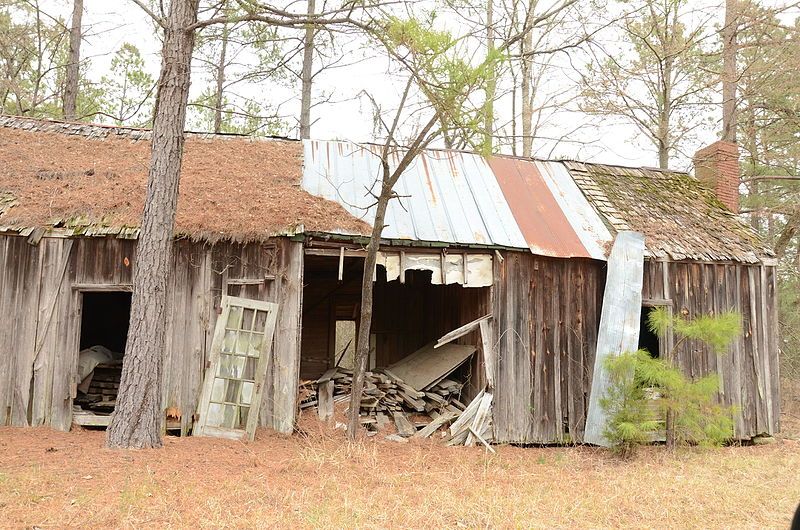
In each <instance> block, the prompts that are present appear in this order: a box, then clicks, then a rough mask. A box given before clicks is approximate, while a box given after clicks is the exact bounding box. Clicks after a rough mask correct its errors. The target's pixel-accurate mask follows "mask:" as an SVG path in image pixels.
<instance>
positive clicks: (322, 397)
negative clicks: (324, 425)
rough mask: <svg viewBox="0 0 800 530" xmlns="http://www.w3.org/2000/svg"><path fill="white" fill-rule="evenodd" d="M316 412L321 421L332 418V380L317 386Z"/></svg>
mask: <svg viewBox="0 0 800 530" xmlns="http://www.w3.org/2000/svg"><path fill="white" fill-rule="evenodd" d="M317 403H319V405H318V406H317V412H318V414H319V419H320V420H321V421H330V420H331V419H332V418H333V381H331V380H328V381H326V382H324V383H322V384H321V385H319V387H317Z"/></svg>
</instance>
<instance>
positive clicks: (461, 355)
mask: <svg viewBox="0 0 800 530" xmlns="http://www.w3.org/2000/svg"><path fill="white" fill-rule="evenodd" d="M475 351H476V348H475V346H471V345H463V344H452V343H451V344H445V345H444V346H442V347H441V348H439V349H438V350H434V347H433V343H430V344H427V345H425V346H423V347H422V348H420V349H419V350H417V351H415V352H414V353H412V354H411V355H409V356H407V357H405V358H403V359H402V360H400V361H399V362H397V363H395V364H393V365H391V366H390V367H389V370H388V371H387V370H384V373H386V374H387V375H390V376H391V374H394V376H396V377H398V378H399V379H400V380H401V381H402V382H404V383H405V384H407V385H409V386H411V387H413V388H415V389H417V390H424V389H426V388H427V387H428V386H430V385H433V384H435V383H437V382H439V381H441V380H442V379H444V378H445V377H447V376H448V375H450V374H451V373H452V372H453V371H454V370H455V369H456V368H458V367H459V366H461V365H462V364H463V363H464V361H466V360H467V359H469V358H470V356H471V355H472V354H474V353H475ZM420 397H422V396H420Z"/></svg>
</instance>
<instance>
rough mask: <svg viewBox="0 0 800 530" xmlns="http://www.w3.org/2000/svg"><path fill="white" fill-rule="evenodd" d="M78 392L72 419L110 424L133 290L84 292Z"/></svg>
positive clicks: (94, 424) (91, 425)
mask: <svg viewBox="0 0 800 530" xmlns="http://www.w3.org/2000/svg"><path fill="white" fill-rule="evenodd" d="M81 298H82V300H81V302H82V314H81V334H80V352H79V353H78V379H79V383H78V394H77V396H76V397H75V401H74V403H73V405H74V409H73V421H74V422H75V423H77V424H79V425H83V426H90V427H105V426H108V422H109V419H110V414H111V413H112V412H113V411H114V407H115V406H116V402H117V393H118V392H119V382H120V377H121V375H122V359H123V357H124V354H125V342H126V340H127V337H128V326H129V320H130V315H131V293H130V292H126V291H109V292H83V293H81Z"/></svg>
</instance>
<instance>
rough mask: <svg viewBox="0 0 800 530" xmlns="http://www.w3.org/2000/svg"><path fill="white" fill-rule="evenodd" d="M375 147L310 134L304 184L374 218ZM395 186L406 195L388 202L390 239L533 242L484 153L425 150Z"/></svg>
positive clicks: (514, 245)
mask: <svg viewBox="0 0 800 530" xmlns="http://www.w3.org/2000/svg"><path fill="white" fill-rule="evenodd" d="M372 149H375V148H374V147H371V146H364V145H358V144H354V143H350V142H334V141H330V142H327V141H317V140H304V141H303V151H304V161H303V181H302V186H303V189H304V190H306V191H308V192H309V193H311V194H313V195H316V196H319V197H323V198H325V199H329V200H333V201H336V202H338V203H339V204H341V205H342V206H343V207H344V208H345V209H346V210H347V211H348V212H350V213H351V214H352V215H354V216H356V217H359V218H362V219H364V220H365V221H367V222H369V223H372V222H373V221H374V219H375V208H374V206H372V205H373V203H374V202H375V198H374V196H373V195H372V194H373V193H374V194H377V193H378V191H379V189H380V187H379V184H378V182H379V178H380V171H381V166H380V158H379V157H378V156H377V155H376V154H375V153H374V152H373V151H372ZM395 162H397V160H395ZM395 191H396V192H397V194H398V195H399V197H400V198H399V199H396V200H392V201H391V202H390V204H389V208H388V210H387V214H386V224H387V226H386V227H385V228H384V230H383V236H384V237H385V238H387V239H406V240H411V241H428V242H442V243H457V244H464V245H474V244H477V245H494V246H502V247H512V248H527V247H528V245H527V243H526V241H525V238H524V237H523V235H522V232H521V231H520V229H519V227H518V226H517V223H516V222H515V220H514V215H513V214H512V213H511V209H510V208H509V205H508V203H507V202H506V199H505V198H504V196H503V191H502V190H501V189H500V186H499V185H498V182H497V180H496V179H495V176H494V174H493V172H492V169H491V168H490V167H489V164H487V162H486V160H485V159H484V158H483V157H481V156H480V155H478V154H474V153H462V152H457V151H434V150H430V151H426V152H425V153H424V154H422V155H421V156H420V157H418V158H417V160H415V161H414V163H412V164H411V166H409V168H408V169H407V170H406V172H405V173H404V174H403V176H402V177H401V178H400V180H399V182H398V183H397V186H395ZM342 233H343V232H342Z"/></svg>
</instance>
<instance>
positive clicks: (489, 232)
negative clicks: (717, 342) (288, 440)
mask: <svg viewBox="0 0 800 530" xmlns="http://www.w3.org/2000/svg"><path fill="white" fill-rule="evenodd" d="M149 138H150V132H149V131H146V130H139V129H129V128H117V127H107V126H96V125H87V124H70V123H62V122H54V121H45V120H34V119H27V118H19V117H4V116H0V232H1V233H0V314H3V315H4V318H3V319H0V425H42V424H44V425H50V426H52V427H53V428H56V429H62V430H66V429H69V428H70V426H71V425H72V423H73V421H76V422H78V423H81V421H82V418H83V419H85V418H86V416H96V415H95V414H92V413H90V412H87V410H84V409H83V408H82V404H81V402H80V397H81V395H83V394H84V393H85V392H86V390H87V389H86V388H85V385H83V383H85V381H84V380H83V379H82V377H83V375H85V373H84V368H85V367H83V366H82V364H81V362H82V361H81V356H79V352H82V351H86V350H89V349H92V348H94V349H93V350H92V351H94V352H95V353H96V354H97V355H99V356H100V357H101V358H100V361H96V362H94V363H93V365H92V366H93V367H96V366H99V365H102V367H103V370H96V372H97V373H96V376H95V377H94V378H93V379H92V381H91V382H90V383H89V385H90V386H93V388H94V392H95V393H96V394H97V395H98V396H100V397H101V398H102V400H103V401H102V403H104V404H105V406H106V407H109V406H110V407H111V408H112V409H113V399H114V395H115V388H116V384H117V383H116V382H115V377H116V381H117V382H118V372H119V364H120V361H121V362H124V352H123V350H124V344H125V336H126V332H127V324H128V312H129V306H130V299H131V269H132V267H134V266H136V237H137V233H138V232H137V228H136V227H137V222H138V220H139V217H140V214H141V210H142V203H143V198H144V189H145V181H146V175H147V166H148V160H149ZM731 148H733V149H735V146H730V145H729V144H723V143H717V144H714V145H713V146H712V147H711V148H709V149H706V150H704V151H703V152H701V153H700V158H701V160H699V166H700V167H699V168H698V170H697V173H698V176H699V177H701V178H700V180H698V179H696V178H695V177H692V176H690V175H688V174H686V173H681V172H673V171H660V170H655V169H646V168H627V167H620V166H610V165H599V164H589V163H580V162H572V161H539V160H527V159H520V158H513V157H506V156H494V157H490V158H488V159H487V158H484V157H482V156H480V155H478V154H474V153H465V152H458V151H448V150H428V151H426V152H425V153H424V154H423V155H421V156H420V157H418V159H417V160H416V161H415V163H414V164H413V165H412V167H410V168H409V169H408V171H407V172H406V173H405V174H404V175H403V177H402V178H401V180H400V183H399V185H398V188H397V192H398V195H399V198H398V199H397V200H394V201H393V202H392V204H391V206H390V209H389V213H388V217H387V224H388V226H387V227H386V228H385V230H384V237H383V241H382V247H381V253H380V256H379V266H378V267H377V268H376V271H375V273H374V275H375V297H374V306H373V309H374V321H373V326H372V330H371V335H372V351H371V354H370V360H369V362H370V366H371V367H379V366H388V365H392V364H394V363H397V362H399V361H402V360H403V359H406V358H408V356H409V355H410V354H412V353H414V352H416V351H418V350H420V348H423V347H426V345H428V344H430V343H432V342H435V341H436V340H437V339H439V338H440V337H442V336H443V335H445V334H446V333H448V332H450V331H451V330H453V329H455V328H458V327H459V326H462V325H463V324H465V323H467V322H470V321H473V320H475V319H478V318H480V317H483V316H485V315H491V317H490V318H489V319H487V322H489V323H490V324H491V325H490V327H489V329H490V330H491V333H490V335H491V337H490V340H485V338H484V340H479V339H477V338H476V336H475V335H476V334H475V333H474V332H473V333H470V334H467V335H465V336H462V337H460V338H458V339H457V341H456V342H458V343H459V344H462V345H472V346H474V347H475V348H474V349H473V351H476V353H475V354H473V355H471V356H469V360H468V361H467V362H464V363H463V364H462V365H460V367H459V368H458V372H457V373H456V374H455V375H453V376H452V377H454V378H455V377H457V378H459V380H460V381H462V382H465V383H466V386H465V387H464V389H463V393H464V394H465V396H464V398H463V399H462V401H463V400H464V399H467V400H469V399H471V398H472V397H473V396H475V395H476V394H478V393H479V392H480V390H481V389H482V388H484V386H485V385H486V383H487V381H486V373H487V371H486V369H485V368H486V367H484V366H483V362H484V361H483V360H484V359H490V360H491V361H490V363H491V366H489V367H488V368H489V369H490V372H491V373H492V374H493V378H494V381H493V383H494V389H493V390H494V402H493V406H492V413H491V414H492V421H493V427H494V440H495V441H497V442H510V443H559V442H568V441H574V442H581V441H582V440H583V434H584V428H585V421H586V414H587V407H588V401H589V398H588V395H589V392H590V388H591V379H592V370H593V362H594V357H595V348H596V345H597V338H598V328H599V323H600V314H601V305H602V300H603V295H604V286H605V282H606V272H607V270H606V269H607V260H608V256H609V251H610V248H611V245H612V243H613V241H614V238H615V236H616V234H617V233H621V232H625V231H635V232H640V233H642V234H644V238H645V249H646V250H645V259H644V265H643V271H644V273H643V287H642V293H641V294H642V302H641V308H640V309H639V310H640V315H641V319H645V318H646V317H647V314H648V311H650V310H651V308H652V307H656V306H662V305H665V306H668V307H670V308H671V309H672V311H675V312H680V313H682V314H685V315H690V316H691V315H698V314H704V313H709V312H720V311H724V310H728V309H733V310H736V311H739V312H740V313H741V315H742V319H743V328H744V333H743V335H742V336H741V337H740V338H739V340H737V341H736V342H735V343H734V345H733V346H732V347H731V349H730V351H729V352H728V353H727V354H716V353H713V352H711V351H709V350H708V349H707V348H705V347H704V346H703V345H701V344H695V343H692V342H684V343H682V344H681V346H680V347H679V348H678V350H677V351H676V352H675V357H674V359H675V361H676V362H677V363H678V364H679V365H680V366H681V367H682V368H683V369H684V370H685V371H686V372H688V373H690V374H693V375H701V374H708V373H713V372H714V371H716V372H717V373H718V374H719V376H720V380H721V387H720V397H721V399H722V400H723V401H724V402H725V403H727V404H732V405H735V407H736V408H735V415H736V417H735V435H736V437H737V438H742V439H745V438H750V437H753V436H755V435H757V434H761V433H774V432H776V431H777V430H778V429H779V414H778V412H779V411H778V407H779V399H778V391H779V388H778V349H779V344H778V338H777V330H776V326H777V319H776V298H775V296H776V294H775V293H776V288H775V287H776V271H775V266H774V264H773V261H772V254H771V252H770V250H769V249H768V248H765V247H764V246H763V245H762V243H761V242H760V241H759V240H758V238H757V237H756V236H755V235H754V233H753V232H752V231H751V230H750V229H749V228H748V227H747V226H745V225H744V224H742V223H740V222H739V220H738V219H737V217H736V215H735V214H734V213H732V212H731V211H730V210H734V212H735V211H736V209H737V200H738V199H737V197H738V192H737V185H738V180H737V170H738V169H737V165H736V161H735V160H734V161H733V162H731V157H730V153H731ZM734 153H735V151H734ZM378 165H379V158H378V156H377V155H376V154H375V152H374V147H371V146H369V145H356V144H352V143H347V142H333V141H327V142H326V141H303V142H299V141H289V140H282V139H264V138H247V137H239V136H231V135H205V134H188V137H187V142H186V152H185V157H184V164H183V172H182V179H181V190H180V200H179V205H178V216H177V228H176V238H177V241H176V249H175V256H174V274H173V278H172V287H171V289H170V291H169V311H168V337H167V347H166V351H165V352H164V374H163V405H164V410H165V411H168V412H169V414H168V416H169V417H168V418H165V423H166V426H167V427H170V428H176V429H178V428H179V429H180V431H181V433H183V434H187V433H189V432H191V430H192V428H193V427H194V428H195V429H197V426H196V425H194V423H195V420H197V419H198V414H197V413H198V406H199V404H200V402H201V395H202V394H203V393H204V392H209V390H208V389H206V388H204V376H205V373H206V368H207V366H208V364H209V361H210V360H212V354H213V352H212V349H213V347H214V334H215V329H216V323H217V320H218V319H219V318H220V317H219V315H220V314H223V315H224V316H226V317H227V316H228V315H229V314H231V315H232V314H233V313H234V311H236V310H238V311H239V313H236V314H238V315H239V317H238V321H236V322H234V324H236V326H238V327H235V329H234V330H233V331H235V332H236V333H238V336H240V337H241V336H243V335H247V334H248V333H251V331H253V330H255V327H254V326H255V324H249V325H246V324H243V323H242V321H243V319H242V317H241V314H242V311H247V310H248V309H247V304H243V305H242V306H241V307H239V308H238V309H237V308H236V307H233V308H231V307H223V305H225V304H224V303H223V301H224V300H223V296H226V297H227V296H233V297H237V298H236V299H237V300H240V299H249V300H254V301H260V302H270V303H271V304H272V305H270V306H269V308H271V309H268V310H264V311H267V312H268V313H269V316H271V318H273V319H274V322H275V325H274V334H273V335H272V337H271V339H270V337H269V334H267V336H266V342H269V343H270V345H271V348H266V349H262V350H260V351H268V353H267V354H266V355H267V356H268V362H266V363H265V364H263V365H259V366H264V369H265V370H266V371H267V374H266V384H265V385H264V389H263V394H262V395H260V397H259V398H258V399H259V402H260V404H261V406H260V409H259V413H258V418H255V416H252V417H251V418H250V419H251V421H255V420H256V419H257V420H258V421H259V423H260V425H263V426H266V427H270V428H273V429H276V430H278V431H280V432H285V433H289V432H292V430H293V428H294V425H295V422H296V419H297V416H298V410H299V401H298V387H299V384H300V381H301V380H309V379H316V378H318V377H320V375H322V374H323V373H325V372H326V371H327V370H328V369H329V368H331V367H333V366H336V365H341V364H342V363H347V362H352V360H351V359H348V355H351V353H348V352H351V351H352V346H348V343H349V342H350V340H351V339H352V337H353V335H354V333H355V326H356V321H357V317H358V314H359V304H360V291H359V284H360V278H361V275H362V272H363V257H364V250H363V249H364V244H365V234H368V233H369V229H370V219H371V216H372V215H373V212H372V210H371V209H369V208H367V207H368V206H369V204H370V203H371V202H372V200H373V199H372V197H371V196H370V194H369V193H368V191H369V190H370V189H372V188H373V186H374V185H375V182H374V181H375V177H376V175H377V168H378ZM715 191H716V194H715V193H714V192H715ZM723 202H724V203H725V204H723ZM726 206H727V208H726ZM254 307H262V306H258V305H256V306H254ZM226 311H227V312H226ZM252 315H253V316H252V318H253V322H255V320H257V319H258V318H259V314H258V312H257V311H256V312H255V313H253V314H252ZM268 318H269V317H268ZM233 320H236V319H232V321H233ZM223 328H224V326H223ZM223 331H225V330H224V329H223ZM228 331H232V330H231V329H228ZM253 335H255V332H253ZM639 337H640V338H639V345H640V346H642V347H646V348H648V349H649V350H650V351H651V352H654V354H656V355H666V354H667V353H668V352H669V351H670V350H671V345H672V344H673V343H674V341H673V340H672V338H670V337H657V336H654V335H653V334H651V333H649V332H648V331H647V329H646V327H642V330H641V333H640V334H639ZM263 338H264V336H263V334H261V335H259V340H261V339H263ZM101 347H102V348H101ZM489 350H490V351H489ZM103 356H105V357H103ZM104 359H105V360H107V361H109V362H106V363H103V362H102V361H103V360H104ZM243 362H244V361H243ZM249 362H250V361H249V360H248V363H249ZM248 366H249V364H248ZM115 374H116V375H115ZM79 385H83V386H84V388H82V389H79V388H78V387H79ZM209 388H210V387H209ZM244 394H245V392H241V395H240V396H238V397H237V399H235V400H234V401H233V402H231V403H228V402H227V401H225V400H221V401H220V403H218V404H217V405H219V406H220V407H222V406H230V407H236V406H238V407H240V408H241V409H243V410H244V413H243V414H242V413H241V411H240V414H239V417H247V411H246V410H245V409H247V407H249V406H250V404H251V403H250V401H249V400H253V399H255V398H253V397H252V395H250V394H248V396H244ZM212 401H213V400H212ZM226 403H228V405H225V404H226ZM212 406H214V405H213V404H212ZM88 408H89V409H91V408H92V407H88ZM97 410H100V408H97ZM202 414H203V412H202V411H201V413H200V415H201V416H202ZM94 419H95V420H96V419H97V418H94ZM92 421H94V420H89V421H88V423H91V422H92ZM200 421H201V422H202V418H200Z"/></svg>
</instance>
